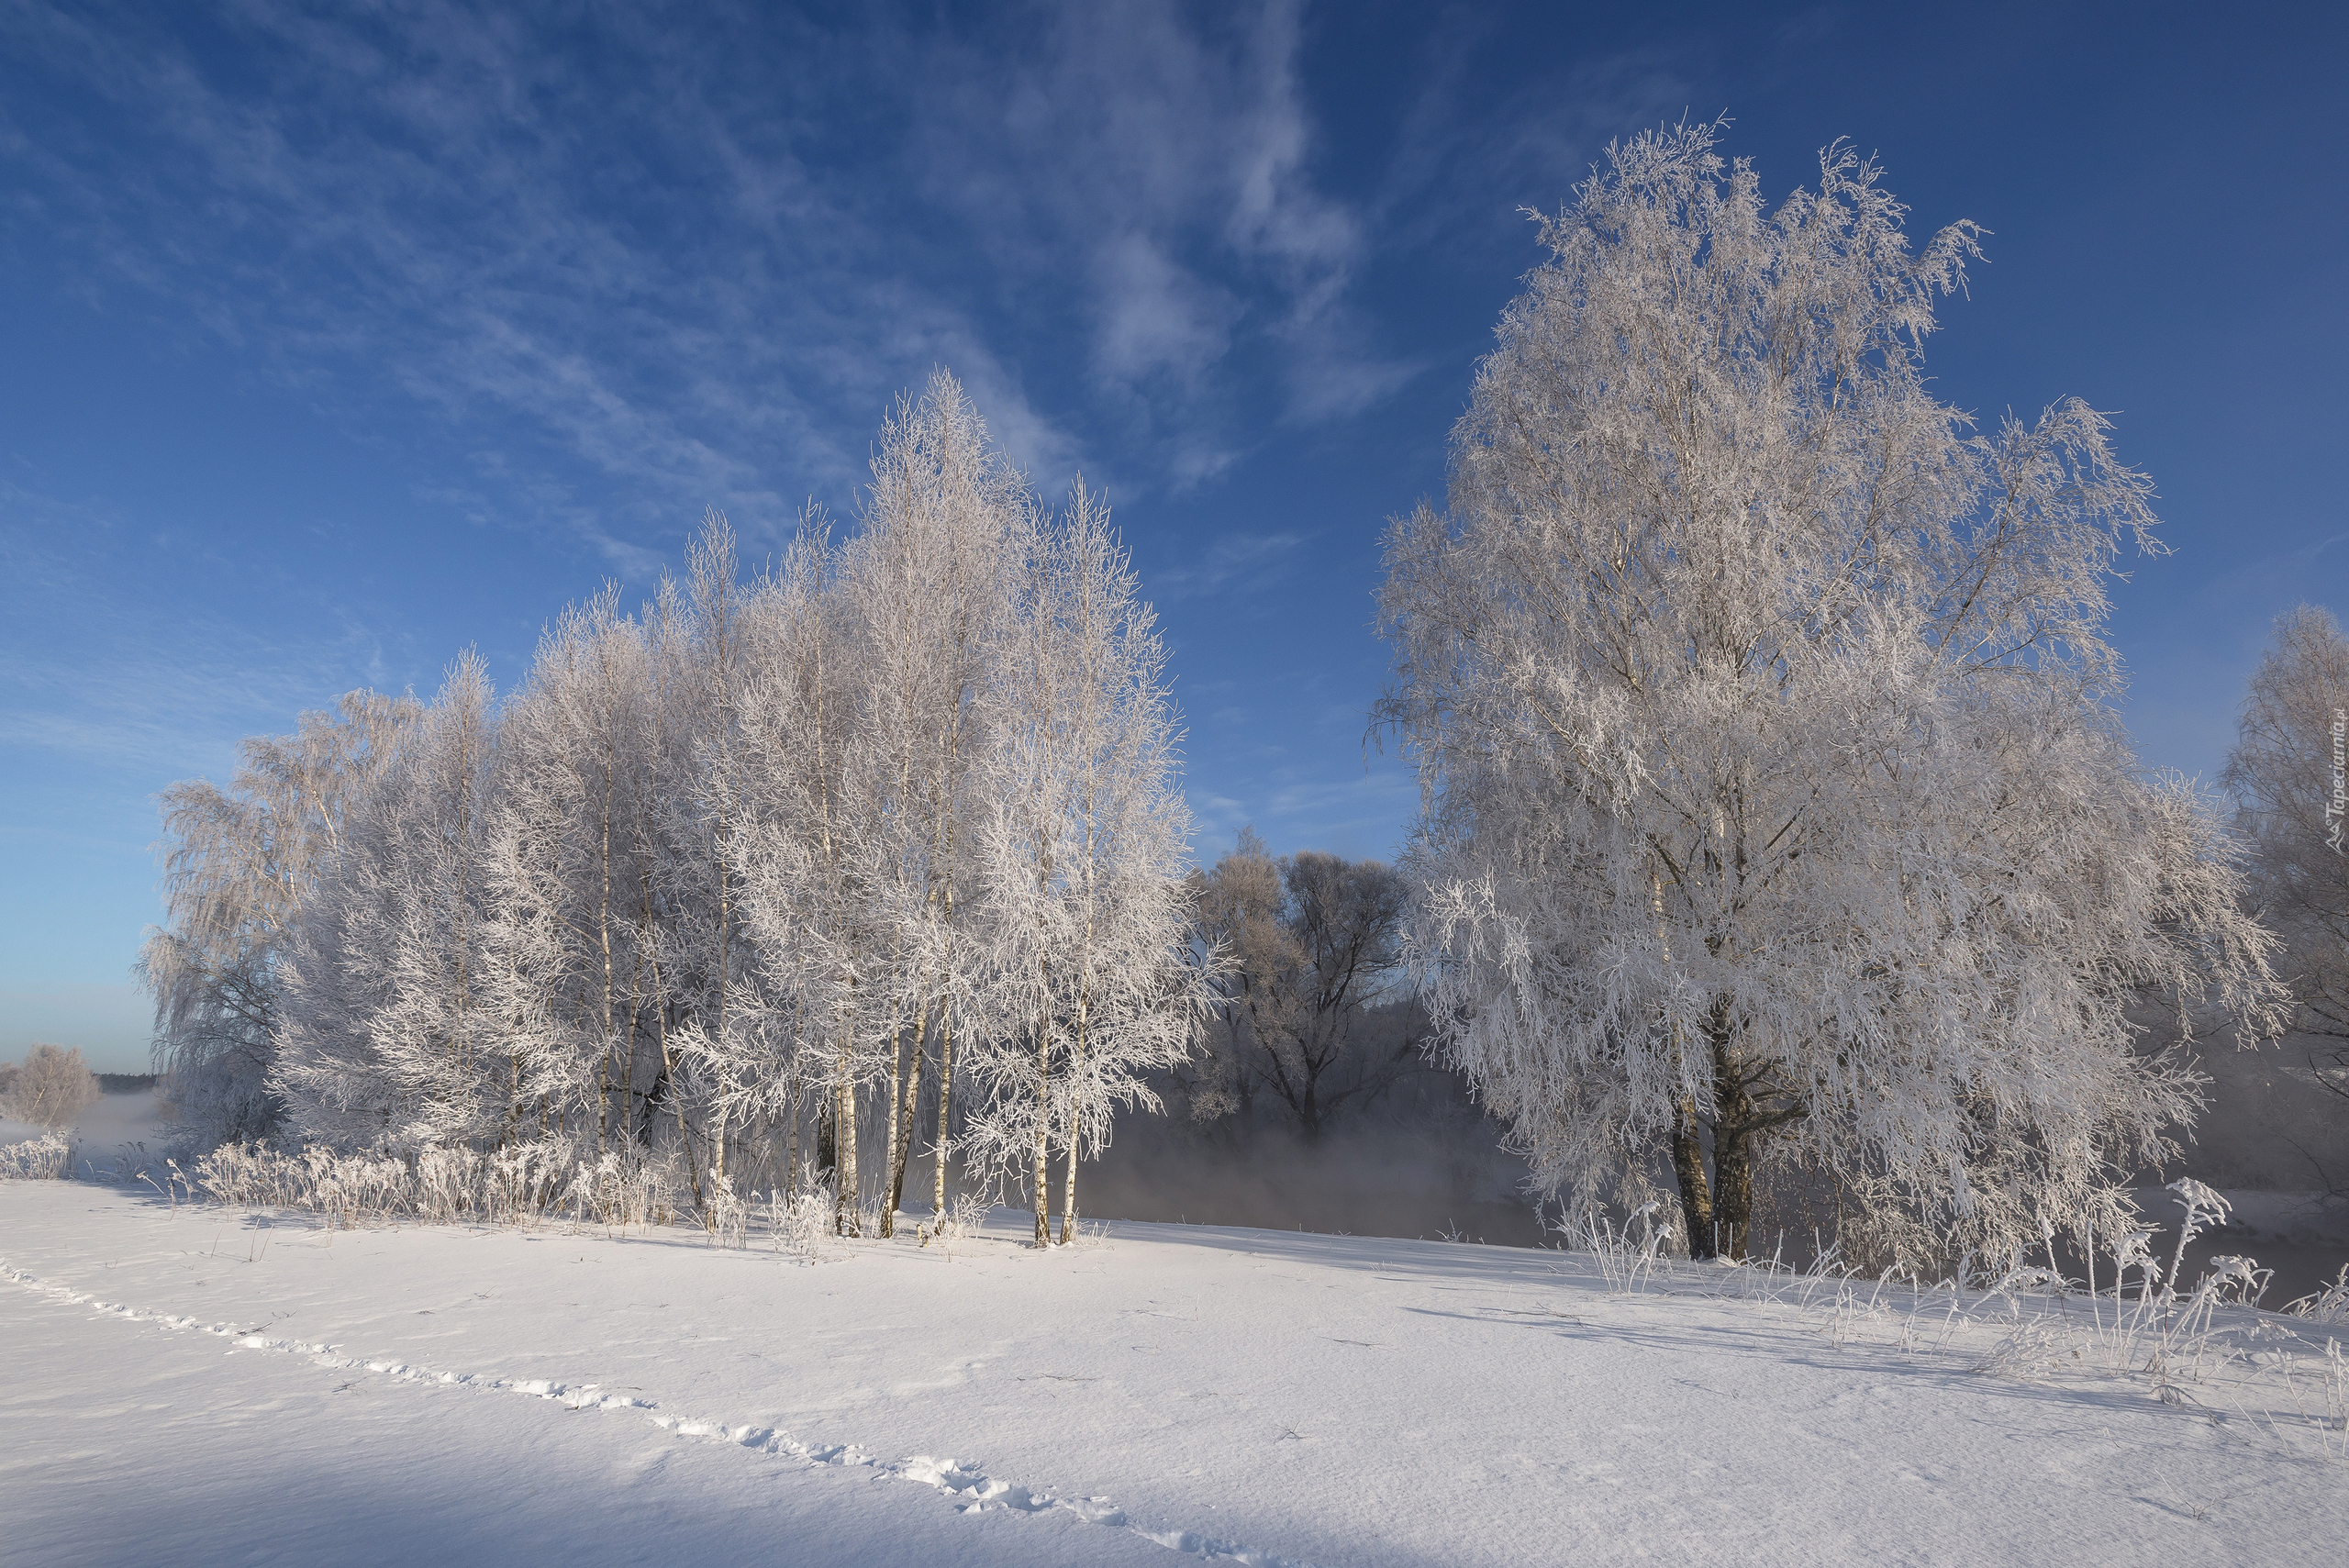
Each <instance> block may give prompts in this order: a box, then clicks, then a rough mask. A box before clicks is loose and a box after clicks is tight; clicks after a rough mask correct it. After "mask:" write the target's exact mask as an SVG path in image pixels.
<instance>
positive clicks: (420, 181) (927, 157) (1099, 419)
mask: <svg viewBox="0 0 2349 1568" xmlns="http://www.w3.org/2000/svg"><path fill="white" fill-rule="evenodd" d="M580 34H581V29H580V28H576V27H573V25H572V24H569V23H564V24H562V25H561V26H560V27H558V25H557V24H556V23H555V22H553V21H551V20H547V19H543V18H533V17H528V16H526V15H523V14H518V13H511V12H504V11H493V10H488V9H484V8H478V7H473V6H460V5H454V4H450V3H447V0H424V3H420V4H417V5H412V6H402V7H399V8H396V9H385V10H377V11H371V12H365V13H355V14H342V15H332V14H317V13H313V12H310V11H307V10H305V9H302V8H299V7H295V6H281V5H275V4H269V3H265V0H248V3H245V4H240V5H238V6H232V7H229V8H228V9H226V10H224V11H221V12H219V13H217V15H213V16H209V17H195V16H194V15H193V14H174V13H170V12H165V13H161V14H158V13H154V12H150V11H145V10H137V9H128V8H126V9H108V8H105V7H99V8H95V9H92V10H82V9H76V10H73V11H71V12H68V11H65V10H61V9H58V8H53V7H50V6H39V5H35V4H30V3H28V0H18V3H17V4H15V5H11V6H6V7H5V8H0V37H5V38H6V39H7V42H8V45H9V48H10V52H11V53H12V54H13V55H14V56H15V57H16V59H17V67H16V72H15V73H16V75H17V79H18V80H19V81H20V82H21V83H26V84H28V85H30V86H34V87H37V88H39V91H35V92H30V93H17V94H10V95H5V96H6V104H5V106H0V139H5V144H6V150H8V152H9V153H10V155H11V157H12V159H14V160H15V161H16V162H17V175H16V177H15V178H14V179H13V180H12V181H11V182H10V183H11V184H12V186H13V189H12V191H11V192H10V193H9V194H10V197H11V201H12V204H13V206H14V209H15V212H16V215H17V218H18V219H19V220H20V221H18V222H17V224H15V225H14V226H13V227H15V228H16V229H17V240H16V243H17V245H19V246H23V245H27V244H31V243H39V244H42V245H50V244H54V243H58V242H60V239H59V237H69V236H70V237H71V239H70V240H68V241H65V242H67V243H71V244H72V245H74V246H78V247H80V248H81V249H82V250H83V251H84V252H85V257H84V259H85V260H86V261H87V262H88V263H89V264H90V268H91V278H92V281H91V283H90V284H89V285H88V286H89V288H90V289H91V290H92V291H94V295H95V293H102V292H103V291H104V289H105V288H106V287H113V286H128V287H132V288H136V289H139V290H143V291H147V292H148V293H150V295H154V296H159V297H161V298H163V299H167V300H170V301H173V302H175V303H176V304H177V305H179V306H182V307H184V310H185V312H186V317H187V319H188V320H190V321H193V322H195V323H199V324H200V325H201V330H203V331H205V332H206V333H209V334H210V335H212V336H213V337H215V338H217V339H219V340H221V341H224V342H228V343H233V344H237V345H239V346H241V347H242V348H243V349H245V350H247V351H249V352H250V353H251V354H253V355H255V356H256V357H257V358H258V359H259V360H260V361H262V362H263V363H265V364H266V365H268V366H269V367H270V369H271V372H272V373H273V374H274V375H276V376H277V377H279V378H280V379H282V380H283V381H284V382H287V383H289V384H295V385H299V386H302V387H305V388H306V389H309V390H310V391H312V392H313V393H315V394H316V395H317V396H319V397H320V398H322V399H324V400H326V401H327V402H328V403H335V402H337V401H340V402H341V403H343V404H348V405H351V406H353V409H354V412H353V414H352V417H353V418H355V419H362V420H363V418H364V417H365V416H364V412H363V408H362V406H363V405H364V404H365V403H366V402H367V401H368V400H370V399H371V398H375V397H379V396H381V395H383V394H384V390H385V389H386V388H392V389H396V390H397V392H398V393H400V394H401V395H405V396H406V398H407V399H409V400H411V401H412V403H413V404H414V406H417V407H418V408H420V409H422V410H424V411H426V413H427V414H428V415H429V417H431V418H432V419H434V420H436V421H437V422H438V423H439V425H440V427H441V428H444V429H446V430H447V431H449V432H450V433H451V439H452V440H454V441H455V442H456V444H457V445H458V446H460V447H461V448H462V450H463V451H464V452H465V454H466V456H465V460H464V465H463V466H464V469H465V470H466V472H465V473H463V474H462V475H459V474H449V475H444V476H442V479H441V480H440V490H441V491H442V492H443V493H454V492H457V491H470V492H471V494H472V499H473V506H472V507H471V508H470V509H472V510H474V511H477V512H483V513H495V514H499V515H502V516H503V517H504V518H505V520H507V521H509V522H520V523H522V524H523V525H524V526H532V527H540V528H550V529H553V530H556V531H559V532H562V533H564V534H567V535H568V536H570V537H571V538H573V539H576V540H578V541H580V542H584V543H585V544H587V545H589V546H590V547H592V548H594V549H596V550H598V551H600V552H601V553H602V554H603V555H604V556H605V558H606V559H607V562H609V563H610V564H611V565H612V566H613V567H614V568H615V569H618V570H619V571H622V572H623V573H628V574H631V575H633V574H636V573H640V572H641V571H643V570H645V568H646V566H647V563H648V562H649V561H650V560H651V557H652V555H654V554H656V553H659V551H660V550H661V548H662V547H663V546H665V545H666V544H667V543H669V542H671V541H670V540H668V539H662V538H660V537H657V530H658V528H659V526H660V525H659V523H658V522H657V519H661V518H674V517H675V516H677V515H679V514H681V513H682V514H684V515H693V514H695V513H697V511H698V509H699V507H700V506H703V505H712V506H719V507H722V508H724V509H727V510H728V511H729V512H730V513H733V514H734V515H735V516H736V517H737V520H738V522H740V523H741V524H743V525H744V526H745V527H747V528H750V529H751V531H752V533H753V535H754V536H755V535H756V534H757V533H758V532H760V531H761V530H763V529H764V530H777V529H780V528H784V527H785V526H787V523H788V519H789V518H790V517H793V516H796V511H797V507H798V505H799V502H800V500H801V499H802V498H803V497H805V496H806V495H808V494H809V493H811V492H815V493H821V494H826V495H830V496H832V497H833V498H834V500H835V501H836V502H838V501H841V500H844V499H846V498H847V497H848V496H849V495H851V494H852V490H853V488H854V486H855V484H857V483H858V481H859V480H860V479H861V477H862V474H863V466H864V457H865V450H866V446H867V442H868V441H869V439H870V436H871V433H872V431H873V429H874V427H875V425H876V423H877V421H878V417H879V415H880V413H881V411H882V409H883V407H884V406H885V403H886V400H887V399H888V397H889V396H890V395H892V394H894V393H895V392H896V390H897V389H898V388H900V387H903V386H906V385H908V384H918V382H919V381H920V379H922V377H923V376H924V375H926V373H928V371H929V369H930V367H931V366H932V365H933V364H939V363H944V364H947V365H949V366H951V367H952V369H954V370H955V371H956V373H958V374H959V375H961V376H962V377H963V380H964V382H965V383H966V384H968V385H969V386H970V387H971V388H972V389H973V391H974V395H978V397H979V399H980V401H981V404H982V406H983V409H984V411H985V413H986V414H987V415H988V417H990V419H991V421H992V422H993V424H994V425H995V427H996V429H997V431H998V434H999V435H1000V437H1001V438H1002V439H1004V440H1005V441H1006V443H1007V445H1008V447H1009V448H1010V450H1012V452H1013V455H1014V457H1015V460H1016V461H1019V462H1021V463H1022V464H1023V466H1025V467H1027V468H1029V469H1030V471H1031V473H1035V474H1036V475H1037V476H1038V477H1039V478H1040V479H1041V481H1043V482H1044V483H1046V484H1050V485H1053V486H1057V485H1059V484H1064V483H1065V481H1066V479H1067V478H1068V477H1069V476H1070V475H1071V474H1073V473H1074V472H1075V471H1076V470H1077V469H1079V468H1085V469H1086V470H1088V471H1089V472H1090V473H1092V474H1093V475H1094V477H1095V478H1097V480H1102V481H1106V482H1108V483H1109V484H1112V485H1113V486H1114V487H1116V488H1117V489H1118V490H1119V493H1120V494H1121V495H1127V496H1132V495H1137V494H1140V493H1141V492H1142V491H1145V490H1148V489H1152V488H1160V487H1174V488H1183V487H1186V486H1190V485H1196V484H1202V483H1205V482H1208V481H1209V480H1211V479H1213V478H1214V477H1215V476H1216V475H1218V474H1219V473H1223V472H1224V471H1225V470H1226V469H1228V468H1229V467H1230V464H1231V462H1234V461H1235V460H1236V459H1237V458H1238V457H1239V456H1241V454H1243V453H1244V452H1245V451H1246V450H1250V449H1251V447H1252V445H1253V444H1255V443H1256V442H1258V441H1260V440H1261V439H1262V433H1263V430H1264V427H1265V425H1266V422H1267V420H1268V419H1270V420H1271V421H1272V422H1274V423H1278V422H1280V421H1283V420H1287V421H1298V420H1302V421H1306V422H1312V421H1317V420H1323V419H1328V418H1331V417H1344V416H1345V415H1347V414H1350V413H1352V412H1354V411H1357V410H1359V409H1360V408H1362V407H1363V406H1366V405H1367V404H1369V403H1372V402H1375V400H1376V399H1378V398H1379V397H1381V396H1384V395H1386V394H1388V393H1390V392H1391V391H1392V390H1393V389H1394V388H1396V387H1397V386H1399V385H1400V384H1402V383H1403V382H1404V381H1405V380H1407V379H1408V376H1409V374H1410V373H1411V367H1410V366H1409V365H1408V364H1404V363H1402V362H1400V361H1396V360H1394V359H1393V358H1392V357H1391V356H1386V355H1383V354H1382V353H1381V352H1380V351H1379V350H1377V349H1376V347H1375V343H1374V342H1373V335H1372V334H1371V333H1370V332H1369V330H1368V329H1367V328H1365V326H1364V323H1363V322H1362V321H1361V320H1360V319H1359V318H1358V317H1356V316H1355V315H1353V313H1352V312H1351V310H1350V308H1349V306H1348V304H1347V301H1346V294H1347V289H1348V285H1349V283H1350V281H1351V280H1352V278H1353V275H1354V272H1355V270H1356V268H1357V267H1358V265H1359V263H1360V261H1361V259H1362V256H1363V254H1364V246H1365V239H1364V227H1363V221H1362V218H1361V216H1360V215H1359V214H1357V213H1356V212H1355V211H1353V208H1351V207H1350V206H1348V205H1347V204H1345V203H1343V202H1341V201H1339V200H1336V199H1334V198H1332V197H1330V195H1326V194H1325V193H1323V192H1322V191H1321V190H1320V189H1319V187H1318V186H1317V184H1316V182H1315V180H1314V177H1313V173H1312V158H1313V153H1314V150H1315V145H1316V134H1317V133H1316V130H1315V128H1314V125H1313V122H1312V118H1311V116H1310V115H1309V113H1308V110H1307V107H1306V106H1305V100H1304V95H1303V92H1302V89H1301V86H1300V83H1299V80H1298V74H1297V52H1298V49H1299V42H1300V39H1301V37H1302V23H1301V20H1300V16H1299V12H1298V9H1297V6H1295V5H1274V6H1268V7H1265V8H1263V9H1262V10H1261V11H1256V12H1251V13H1247V14H1244V15H1240V16H1238V17H1236V18H1235V19H1229V20H1225V21H1218V20H1216V19H1215V18H1213V17H1208V18H1206V19H1204V20H1203V19H1201V18H1200V17H1197V16H1196V15H1195V14H1194V13H1192V12H1191V11H1189V10H1188V9H1187V8H1185V7H1180V6H1174V5H1148V4H1145V5H1138V6H1129V7H1121V8H1120V9H1119V12H1118V13H1117V14H1116V15H1115V17H1108V15H1107V14H1105V13H1101V12H1099V11H1097V9H1096V8H1093V7H1085V6H1073V5H1071V6H1046V7H1037V8H1033V9H1028V10H1021V11H1015V12H1012V13H1008V14H1006V15H1005V16H1004V17H1000V18H996V19H991V20H990V21H989V22H988V23H987V24H986V25H985V26H983V27H976V28H965V29H962V30H959V31H958V30H957V29H955V28H952V27H948V28H938V27H934V26H930V25H928V24H927V23H924V24H923V25H919V26H917V25H916V22H915V20H914V19H913V17H911V15H910V14H907V13H896V12H892V11H888V10H885V9H876V10H874V11H871V12H865V13H860V14H857V15H855V16H853V17H851V18H849V19H847V20H844V21H843V22H841V24H839V25H837V26H829V25H825V24H820V23H818V22H816V21H811V20H809V19H807V18H805V17H791V16H775V15H770V14H768V13H766V12H765V11H763V10H753V9H750V8H733V7H727V6H709V7H701V8H696V9H695V10H693V11H691V12H673V13H665V14H664V13H660V12H657V11H656V12H653V13H646V14H639V13H602V14H599V15H597V16H596V17H593V18H591V19H590V20H589V21H588V22H587V23H586V24H585V39H584V41H585V42H586V44H587V45H588V47H587V48H585V49H584V50H583V49H582V48H580V47H579V45H580V43H581V41H582V38H581V36H580ZM36 236H39V237H40V238H39V239H38V240H36V239H34V238H33V237H36ZM1266 362H1269V363H1271V364H1273V365H1275V367H1277V369H1276V374H1275V376H1274V377H1272V378H1269V381H1270V384H1275V385H1278V386H1281V387H1284V388H1285V389H1286V390H1285V391H1284V392H1283V393H1282V395H1281V403H1280V406H1277V407H1275V408H1272V409H1269V410H1267V409H1265V408H1263V407H1261V406H1254V405H1259V404H1261V401H1262V395H1261V392H1260V391H1258V390H1257V388H1258V385H1259V384H1263V383H1265V382H1267V380H1268V378H1266V377H1265V376H1264V374H1263V368H1264V363H1266Z"/></svg>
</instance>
